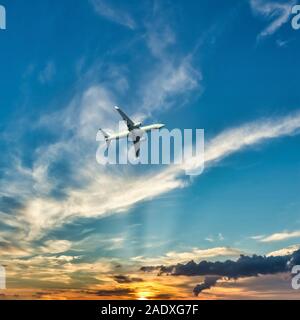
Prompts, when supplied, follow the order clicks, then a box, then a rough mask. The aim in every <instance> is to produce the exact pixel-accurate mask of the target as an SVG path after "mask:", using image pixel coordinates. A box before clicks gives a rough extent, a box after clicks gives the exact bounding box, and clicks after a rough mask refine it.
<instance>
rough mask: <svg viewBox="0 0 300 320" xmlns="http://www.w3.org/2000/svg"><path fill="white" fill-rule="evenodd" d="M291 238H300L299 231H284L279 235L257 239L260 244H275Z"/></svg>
mask: <svg viewBox="0 0 300 320" xmlns="http://www.w3.org/2000/svg"><path fill="white" fill-rule="evenodd" d="M293 238H300V231H298V230H297V231H292V232H289V231H284V232H279V233H274V234H271V235H269V236H266V237H263V238H261V239H259V241H260V242H277V241H284V240H289V239H293Z"/></svg>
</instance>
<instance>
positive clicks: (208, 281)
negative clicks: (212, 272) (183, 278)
mask: <svg viewBox="0 0 300 320" xmlns="http://www.w3.org/2000/svg"><path fill="white" fill-rule="evenodd" d="M219 279H220V277H216V276H207V277H205V279H204V281H203V282H202V283H201V284H198V285H196V287H195V288H194V290H193V293H194V295H195V296H196V297H197V296H198V295H199V294H200V293H201V292H202V291H203V290H205V289H210V288H211V287H213V286H214V285H215V284H216V283H217V281H218V280H219Z"/></svg>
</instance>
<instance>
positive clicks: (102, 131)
mask: <svg viewBox="0 0 300 320" xmlns="http://www.w3.org/2000/svg"><path fill="white" fill-rule="evenodd" d="M99 131H101V133H102V134H103V136H104V138H105V142H106V144H107V148H108V147H109V145H110V140H109V134H108V133H107V132H105V131H104V130H103V129H101V128H100V129H99Z"/></svg>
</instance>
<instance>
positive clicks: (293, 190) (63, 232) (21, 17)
mask: <svg viewBox="0 0 300 320" xmlns="http://www.w3.org/2000/svg"><path fill="white" fill-rule="evenodd" d="M1 4H2V5H4V6H5V7H6V11H7V30H5V31H0V43H1V50H0V65H1V75H2V77H1V78H0V86H1V91H0V103H1V109H0V128H1V133H0V146H1V150H2V157H1V160H0V177H1V180H0V201H1V202H0V214H1V223H0V239H1V246H2V247H3V248H2V249H3V258H2V259H3V262H2V263H3V264H6V263H7V261H9V260H12V261H15V263H14V264H13V265H12V266H11V268H9V269H8V275H9V279H12V278H13V277H14V276H15V275H16V272H17V270H19V269H18V268H22V270H23V269H24V270H25V269H26V266H28V264H34V265H35V263H37V266H38V267H39V268H41V266H45V265H47V264H48V263H49V260H51V261H57V260H59V261H64V262H63V263H62V264H60V263H61V262H59V263H58V264H57V262H55V264H54V267H53V269H51V271H50V270H48V271H49V274H50V273H51V272H52V273H53V272H54V271H53V270H55V269H56V268H57V269H58V270H63V272H64V277H65V278H64V279H63V280H62V282H64V281H65V283H64V285H66V283H67V284H68V285H70V286H71V287H72V285H74V283H77V282H76V281H77V280H78V278H77V276H78V272H79V271H78V270H85V269H84V268H88V267H87V266H88V265H89V264H90V265H94V264H95V265H96V266H99V265H100V269H101V268H102V269H103V270H107V269H105V268H106V267H107V266H109V267H107V268H108V270H110V272H113V271H112V270H111V269H110V268H113V265H114V263H120V264H122V265H124V266H126V268H127V265H128V266H129V265H130V266H131V267H132V268H134V267H135V264H136V265H137V266H140V265H142V264H143V263H147V264H148V263H154V264H155V263H171V262H174V261H181V260H182V261H186V260H187V259H195V260H197V261H199V260H201V259H210V260H223V259H225V258H237V257H238V256H239V254H241V253H246V254H253V253H257V254H269V253H271V252H274V251H277V250H279V249H283V248H287V247H289V246H292V245H298V244H299V241H300V240H299V238H300V216H299V211H300V201H299V196H298V191H299V187H300V183H299V181H300V179H299V178H300V169H299V164H300V153H299V152H298V149H299V148H298V146H299V142H300V137H299V135H298V133H299V128H300V113H299V101H300V91H299V75H298V70H299V67H300V65H299V64H300V61H299V59H298V52H299V49H300V44H299V36H300V31H296V30H293V29H292V26H291V19H292V16H291V15H290V8H291V5H292V4H294V2H293V1H290V2H288V1H276V2H274V1H272V2H271V1H267V0H261V1H260V0H249V1H248V0H245V1H240V0H235V1H234V0H230V1H226V2H225V1H223V2H221V3H220V1H211V0H209V1H208V0H207V1H206V0H201V1H189V2H186V1H180V0H177V1H134V0H132V1H129V2H126V3H125V2H124V1H111V0H90V1H88V0H80V1H76V4H70V3H69V2H67V1H47V0H43V1H34V0H29V1H26V4H25V3H24V2H23V1H14V2H10V1H5V0H2V1H1ZM114 105H119V106H121V107H122V108H123V109H124V110H126V111H127V113H128V114H130V115H133V116H134V117H135V118H136V119H138V118H143V119H144V122H145V123H151V122H160V123H166V125H167V128H169V129H173V128H181V129H184V128H191V129H196V128H204V129H205V135H206V157H207V159H206V160H207V161H206V169H205V171H204V173H203V174H202V175H201V176H199V177H196V178H193V179H189V178H187V177H184V176H182V174H181V171H180V170H179V171H176V169H174V168H173V167H172V166H171V167H161V166H160V167H157V168H155V167H154V168H153V167H151V169H148V168H144V167H138V168H136V167H133V166H125V167H101V166H99V165H98V164H97V163H96V159H95V153H96V150H97V142H96V141H95V137H96V133H97V130H98V128H99V127H100V126H101V127H105V128H112V129H114V128H116V125H117V122H118V120H119V118H118V115H117V114H116V113H115V111H114V110H113V106H114ZM55 259H56V260H55ZM37 261H38V262H37ZM66 261H67V263H71V264H72V266H73V268H74V271H72V272H74V273H70V272H69V270H67V268H66V266H65V263H66ZM70 261H71V262H70ZM132 265H133V266H132ZM81 267H82V268H81ZM76 268H77V269H76ZM124 268H125V267H124ZM126 268H125V269H126ZM128 268H129V267H128ZM102 269H101V270H102ZM26 270H27V269H26ZM72 270H73V269H72ZM134 270H135V269H134ZM126 271H127V269H126V270H125V271H124V272H126ZM83 272H84V271H83ZM103 272H104V273H105V272H106V271H103ZM25 273H26V274H27V276H28V277H29V278H30V277H31V275H30V271H26V272H25ZM86 273H87V274H88V272H86ZM108 273H109V271H108ZM105 275H106V273H105ZM88 276H89V277H90V274H88ZM25 278H26V277H25ZM26 279H27V278H26ZM49 279H50V277H48V276H47V277H45V279H43V277H42V276H41V280H40V282H38V284H33V283H35V282H34V281H35V280H32V282H30V281H29V284H28V283H27V282H26V281H25V280H24V279H22V277H21V278H20V279H19V282H18V281H15V280H14V281H13V280H10V281H11V285H12V286H14V287H16V286H17V287H20V286H22V285H24V286H25V287H28V286H29V287H34V286H41V287H47V286H49V283H53V282H51V281H54V285H53V286H55V285H56V286H57V287H61V283H60V281H59V280H58V279H56V280H53V279H52V278H51V279H50V280H49ZM89 279H90V278H89ZM24 281H25V282H24ZM55 281H56V282H55ZM94 281H95V279H94V278H93V281H91V283H94ZM101 281H102V280H101ZM103 281H104V280H103ZM105 281H107V279H106V280H105ZM16 283H17V284H16ZM74 286H75V285H74Z"/></svg>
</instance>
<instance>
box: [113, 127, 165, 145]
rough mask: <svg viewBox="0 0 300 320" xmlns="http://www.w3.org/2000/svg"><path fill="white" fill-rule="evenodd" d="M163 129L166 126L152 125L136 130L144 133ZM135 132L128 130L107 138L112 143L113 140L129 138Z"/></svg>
mask: <svg viewBox="0 0 300 320" xmlns="http://www.w3.org/2000/svg"><path fill="white" fill-rule="evenodd" d="M163 127H165V125H164V124H161V123H156V124H151V125H148V126H144V127H136V128H135V129H134V130H137V131H138V130H141V131H142V132H148V131H151V130H159V129H161V128H163ZM134 130H130V131H129V130H126V131H122V132H118V133H115V134H112V135H110V136H109V137H108V138H107V141H112V140H116V139H121V138H127V137H128V136H129V135H130V134H131V133H133V132H134Z"/></svg>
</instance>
